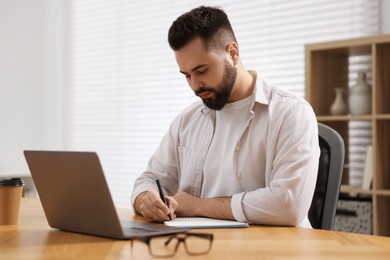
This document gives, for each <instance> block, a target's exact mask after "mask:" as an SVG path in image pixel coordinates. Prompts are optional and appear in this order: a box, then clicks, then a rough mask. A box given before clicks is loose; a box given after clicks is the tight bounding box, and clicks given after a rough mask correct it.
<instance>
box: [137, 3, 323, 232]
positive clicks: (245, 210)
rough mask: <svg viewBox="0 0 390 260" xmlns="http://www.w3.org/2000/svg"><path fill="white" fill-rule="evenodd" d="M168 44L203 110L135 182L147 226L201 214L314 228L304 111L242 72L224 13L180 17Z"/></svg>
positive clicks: (313, 168) (309, 121)
mask: <svg viewBox="0 0 390 260" xmlns="http://www.w3.org/2000/svg"><path fill="white" fill-rule="evenodd" d="M168 41H169V44H170V46H171V48H172V49H173V51H174V53H175V58H176V62H177V64H178V67H179V70H180V72H181V73H182V74H183V75H184V76H185V77H186V80H187V82H188V84H189V86H190V87H191V89H192V90H193V91H194V93H195V94H196V95H197V96H199V97H200V98H201V100H202V101H203V102H200V101H199V102H196V103H194V104H192V105H190V106H189V107H188V108H187V109H185V110H184V111H183V112H182V113H181V114H180V115H179V116H178V117H177V118H176V119H175V120H174V121H173V123H172V125H171V126H170V129H169V131H168V133H167V134H166V135H165V137H164V138H163V139H162V142H161V144H160V146H159V147H158V148H157V150H156V152H155V153H154V155H153V156H152V158H151V159H150V161H149V163H148V166H147V169H146V171H145V172H144V173H142V175H141V176H140V177H138V179H137V180H136V182H135V185H134V190H133V194H132V205H133V208H134V210H135V212H136V213H138V214H141V215H143V216H144V218H145V220H146V221H150V222H161V221H164V220H169V217H171V218H175V217H176V216H205V217H212V218H221V219H235V220H238V221H244V222H248V223H251V224H267V225H283V226H285V225H287V226H301V227H311V225H310V223H309V221H308V218H307V213H308V210H309V207H310V204H311V199H312V196H313V192H314V187H315V182H316V176H317V170H318V158H319V154H320V151H319V145H318V132H317V131H318V130H317V129H318V128H317V122H316V118H315V115H314V112H313V110H312V108H311V107H310V105H309V104H308V103H307V102H306V101H305V100H303V99H301V98H299V97H296V96H294V95H292V94H291V93H288V92H286V91H283V90H281V89H279V88H277V87H275V86H273V85H270V84H269V83H267V82H266V81H265V80H264V79H263V78H262V77H261V76H260V75H258V74H257V73H256V72H255V71H247V70H246V69H245V68H244V66H243V64H242V63H241V60H240V52H239V48H238V43H237V40H236V38H235V35H234V32H233V30H232V27H231V25H230V22H229V20H228V17H227V15H226V14H225V13H224V12H223V11H222V10H221V9H218V8H211V7H203V6H202V7H199V8H196V9H194V10H192V11H190V12H188V13H185V14H183V15H181V16H180V17H179V18H177V20H176V21H174V22H173V24H172V26H171V28H170V29H169V33H168ZM156 178H159V179H160V182H161V184H162V186H163V189H164V192H165V194H166V195H168V196H166V198H167V201H168V206H167V205H165V204H164V203H163V201H162V200H161V199H160V197H159V193H158V191H157V187H156V184H155V179H156ZM168 215H169V216H168Z"/></svg>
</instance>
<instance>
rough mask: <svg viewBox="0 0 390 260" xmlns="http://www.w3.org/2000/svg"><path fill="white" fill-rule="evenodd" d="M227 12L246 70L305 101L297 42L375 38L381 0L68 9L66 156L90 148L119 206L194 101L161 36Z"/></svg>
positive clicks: (116, 2) (122, 3)
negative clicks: (197, 11)
mask: <svg viewBox="0 0 390 260" xmlns="http://www.w3.org/2000/svg"><path fill="white" fill-rule="evenodd" d="M202 4H203V5H210V6H221V7H222V8H223V9H224V10H225V11H226V12H227V14H228V15H229V17H230V20H231V23H232V25H233V28H234V30H235V33H236V36H237V38H238V42H239V45H240V52H241V58H242V61H243V63H244V65H245V66H246V67H247V68H248V69H249V68H254V69H257V70H259V71H260V72H261V73H262V74H263V75H264V76H266V77H267V78H268V79H269V80H270V81H272V82H273V83H275V84H276V85H279V86H280V87H283V88H285V89H288V90H291V91H293V92H295V93H296V94H298V95H300V96H303V93H304V51H303V49H304V44H306V43H313V42H320V41H329V40H335V39H345V38H350V37H358V36H363V35H372V34H377V32H378V11H379V7H378V1H369V0H367V1H366V0H349V1H347V0H345V1H338V0H322V1H310V0H300V1H287V0H279V1H271V0H268V1H255V0H254V1H229V0H224V1H178V0H177V1H157V0H145V1H128V0H101V1H96V0H77V1H76V0H74V1H71V3H70V10H69V20H70V21H69V22H70V38H69V40H70V48H69V71H70V80H69V81H70V88H69V95H68V102H67V104H68V109H69V118H68V119H67V122H68V129H69V131H68V136H67V138H66V139H67V143H68V148H69V149H70V150H93V151H97V152H98V154H99V156H100V158H101V161H102V164H103V168H104V170H105V173H106V177H107V179H108V183H109V186H110V189H111V192H112V195H113V197H114V202H115V204H116V205H117V206H119V207H130V193H131V190H132V187H133V183H134V180H135V178H136V177H137V176H138V175H139V174H140V173H141V172H142V171H143V170H144V169H145V167H146V164H147V161H148V159H149V158H150V156H151V155H152V153H153V151H154V150H155V149H156V147H157V146H158V144H159V142H160V140H161V138H162V137H163V135H164V134H165V132H166V130H167V129H168V127H169V124H170V122H171V121H172V120H173V118H174V117H175V116H176V115H177V114H178V113H179V112H180V111H181V110H182V109H184V108H185V107H186V106H187V105H189V104H190V103H191V102H193V101H195V100H197V98H196V97H195V96H194V94H193V93H192V91H191V90H190V88H189V87H188V86H187V83H186V81H185V79H184V77H183V76H182V75H181V74H180V73H179V72H178V67H177V65H176V62H175V59H174V55H173V52H172V51H171V50H170V48H169V46H168V43H167V31H168V29H169V26H170V25H171V23H172V21H173V20H174V19H176V17H177V16H179V15H180V14H182V13H183V12H186V11H188V10H190V9H192V8H194V7H197V6H199V5H202Z"/></svg>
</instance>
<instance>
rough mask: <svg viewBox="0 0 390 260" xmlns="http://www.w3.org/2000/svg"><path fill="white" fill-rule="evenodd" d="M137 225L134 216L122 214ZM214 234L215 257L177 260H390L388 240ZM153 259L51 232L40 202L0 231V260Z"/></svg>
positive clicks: (124, 246) (291, 232)
mask: <svg viewBox="0 0 390 260" xmlns="http://www.w3.org/2000/svg"><path fill="white" fill-rule="evenodd" d="M121 214H124V215H127V216H128V219H134V216H132V214H131V212H130V211H126V210H124V211H122V212H121ZM202 231H204V232H210V233H214V242H213V247H212V249H211V252H209V253H208V254H207V255H203V256H201V257H194V256H189V255H187V254H186V253H185V251H184V248H182V246H183V245H180V248H179V251H178V252H177V254H176V256H175V259H184V258H197V259H202V260H203V259H310V260H312V259H316V260H317V259H332V260H333V259H343V260H345V259H353V260H356V259H390V238H388V237H379V236H368V235H359V234H352V233H343V232H334V231H325V230H311V229H302V228H287V227H264V226H251V227H250V228H238V229H210V230H202ZM60 258H61V259H150V258H151V257H150V255H149V253H148V249H147V246H146V245H145V244H143V243H142V242H139V241H136V242H134V245H133V247H132V248H131V246H130V241H121V240H111V239H105V238H101V237H94V236H88V235H81V234H75V233H69V232H62V231H59V230H55V229H52V228H50V227H49V226H48V224H47V222H46V218H45V216H44V213H43V210H42V207H41V204H40V202H39V200H35V199H23V200H22V207H21V212H20V220H19V225H17V226H0V259H60Z"/></svg>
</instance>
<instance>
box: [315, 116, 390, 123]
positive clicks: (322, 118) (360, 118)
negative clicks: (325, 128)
mask: <svg viewBox="0 0 390 260" xmlns="http://www.w3.org/2000/svg"><path fill="white" fill-rule="evenodd" d="M388 116H389V119H390V115H388ZM371 119H372V116H371V115H339V116H333V115H331V116H317V120H318V121H322V122H326V121H328V122H329V121H368V120H371Z"/></svg>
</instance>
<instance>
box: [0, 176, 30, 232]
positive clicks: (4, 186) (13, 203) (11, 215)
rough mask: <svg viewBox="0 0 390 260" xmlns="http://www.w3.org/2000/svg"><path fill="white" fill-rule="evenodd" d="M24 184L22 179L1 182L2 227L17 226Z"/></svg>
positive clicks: (0, 217)
mask: <svg viewBox="0 0 390 260" xmlns="http://www.w3.org/2000/svg"><path fill="white" fill-rule="evenodd" d="M23 186H24V182H23V180H22V179H20V178H12V179H6V180H0V225H17V224H18V219H19V208H20V200H21V198H22V191H23Z"/></svg>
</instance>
